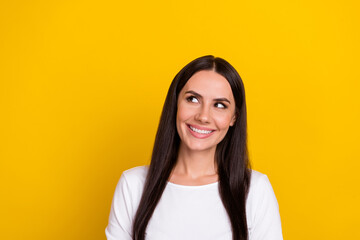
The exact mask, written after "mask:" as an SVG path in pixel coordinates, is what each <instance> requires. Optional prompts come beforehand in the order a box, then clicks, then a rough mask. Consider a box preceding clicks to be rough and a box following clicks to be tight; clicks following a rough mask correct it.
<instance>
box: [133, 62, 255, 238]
mask: <svg viewBox="0 0 360 240" xmlns="http://www.w3.org/2000/svg"><path fill="white" fill-rule="evenodd" d="M201 70H213V71H215V72H217V73H218V74H220V75H222V76H223V77H225V78H226V79H227V81H228V82H229V84H230V86H231V90H232V93H233V95H234V99H235V105H236V106H235V114H236V121H235V124H234V125H233V126H232V127H230V128H229V130H228V132H227V134H226V136H225V137H224V139H223V140H222V141H221V142H220V143H219V144H218V145H217V147H216V153H215V161H216V163H217V169H218V175H219V194H220V197H221V200H222V202H223V204H224V207H225V209H226V211H227V213H228V215H229V219H230V222H231V227H232V234H233V240H246V239H247V238H248V231H247V222H246V208H245V207H246V198H247V194H248V189H249V185H250V176H251V171H250V164H249V159H248V151H247V123H246V104H245V91H244V85H243V82H242V80H241V78H240V76H239V74H238V73H237V71H236V70H235V68H234V67H233V66H231V65H230V64H229V63H228V62H227V61H225V60H224V59H222V58H218V57H216V58H215V57H214V56H211V55H208V56H203V57H200V58H197V59H195V60H193V61H192V62H190V63H189V64H187V65H186V66H185V67H184V68H183V69H181V70H180V72H179V73H178V74H177V75H176V76H175V78H174V80H173V81H172V83H171V85H170V88H169V91H168V94H167V96H166V99H165V104H164V107H163V110H162V114H161V118H160V123H159V127H158V130H157V134H156V138H155V144H154V148H153V152H152V157H151V163H150V167H149V171H148V175H147V178H146V181H145V186H144V191H143V194H142V197H141V200H140V204H139V207H138V209H137V212H136V215H135V220H134V223H133V239H134V240H144V239H145V232H146V227H147V225H148V223H149V220H150V218H151V216H152V214H153V212H154V210H155V208H156V205H157V204H158V202H159V200H160V198H161V195H162V193H163V191H164V189H165V186H166V184H167V181H168V179H169V177H170V174H171V171H172V169H173V168H174V166H175V163H176V160H177V156H178V151H179V145H180V137H179V135H178V133H177V130H176V113H177V100H178V96H179V93H180V91H181V89H182V88H183V87H184V85H185V84H186V82H187V81H188V80H189V78H190V77H191V76H192V75H193V74H194V73H196V72H198V71H201Z"/></svg>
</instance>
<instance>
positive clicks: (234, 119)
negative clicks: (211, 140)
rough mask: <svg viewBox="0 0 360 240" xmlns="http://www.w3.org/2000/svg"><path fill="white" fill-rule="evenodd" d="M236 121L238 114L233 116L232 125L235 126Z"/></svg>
mask: <svg viewBox="0 0 360 240" xmlns="http://www.w3.org/2000/svg"><path fill="white" fill-rule="evenodd" d="M235 121H236V114H234V116H233V117H232V119H231V122H230V127H232V126H234V124H235Z"/></svg>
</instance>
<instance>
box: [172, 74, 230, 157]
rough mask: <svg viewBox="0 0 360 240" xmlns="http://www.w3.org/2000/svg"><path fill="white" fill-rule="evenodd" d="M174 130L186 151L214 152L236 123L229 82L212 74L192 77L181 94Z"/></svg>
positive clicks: (220, 76) (218, 75)
mask: <svg viewBox="0 0 360 240" xmlns="http://www.w3.org/2000/svg"><path fill="white" fill-rule="evenodd" d="M177 105H178V110H177V115H176V128H177V131H178V133H179V136H180V139H181V143H182V144H183V145H184V147H186V148H188V149H189V150H195V151H201V150H209V149H212V150H215V149H216V145H217V144H218V143H219V142H221V140H222V139H223V138H224V137H225V135H226V133H227V131H228V129H229V126H232V125H233V124H234V123H235V101H234V96H233V93H232V91H231V87H230V84H229V82H228V81H227V80H226V79H225V78H224V77H223V76H222V75H220V74H218V73H216V72H214V71H212V70H202V71H199V72H197V73H195V74H194V75H193V76H192V77H191V78H190V79H189V80H188V81H187V83H186V84H185V86H184V87H183V89H182V90H181V91H180V94H179V98H178V102H177Z"/></svg>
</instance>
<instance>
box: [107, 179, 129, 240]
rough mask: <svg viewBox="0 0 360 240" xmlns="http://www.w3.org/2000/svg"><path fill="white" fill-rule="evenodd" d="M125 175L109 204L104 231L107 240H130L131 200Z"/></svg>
mask: <svg viewBox="0 0 360 240" xmlns="http://www.w3.org/2000/svg"><path fill="white" fill-rule="evenodd" d="M129 190H130V189H129V185H128V183H127V181H126V178H125V175H124V174H122V175H121V177H120V180H119V182H118V184H117V186H116V189H115V193H114V197H113V200H112V203H111V209H110V216H109V223H108V226H107V227H106V229H105V235H106V238H107V239H108V240H132V236H131V235H132V216H133V214H132V211H131V209H132V199H131V195H130V191H129Z"/></svg>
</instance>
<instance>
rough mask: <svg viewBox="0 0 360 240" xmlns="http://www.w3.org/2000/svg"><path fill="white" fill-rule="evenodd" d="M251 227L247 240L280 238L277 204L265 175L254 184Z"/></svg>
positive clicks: (273, 239)
mask: <svg viewBox="0 0 360 240" xmlns="http://www.w3.org/2000/svg"><path fill="white" fill-rule="evenodd" d="M253 201H254V205H253V216H252V221H253V222H252V227H251V228H252V229H251V233H250V234H249V240H282V239H283V236H282V228H281V220H280V213H279V205H278V202H277V200H276V197H275V193H274V191H273V188H272V186H271V184H270V181H269V179H268V177H267V176H266V175H262V176H261V177H260V178H259V179H258V182H257V183H256V186H255V192H254V196H253Z"/></svg>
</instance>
